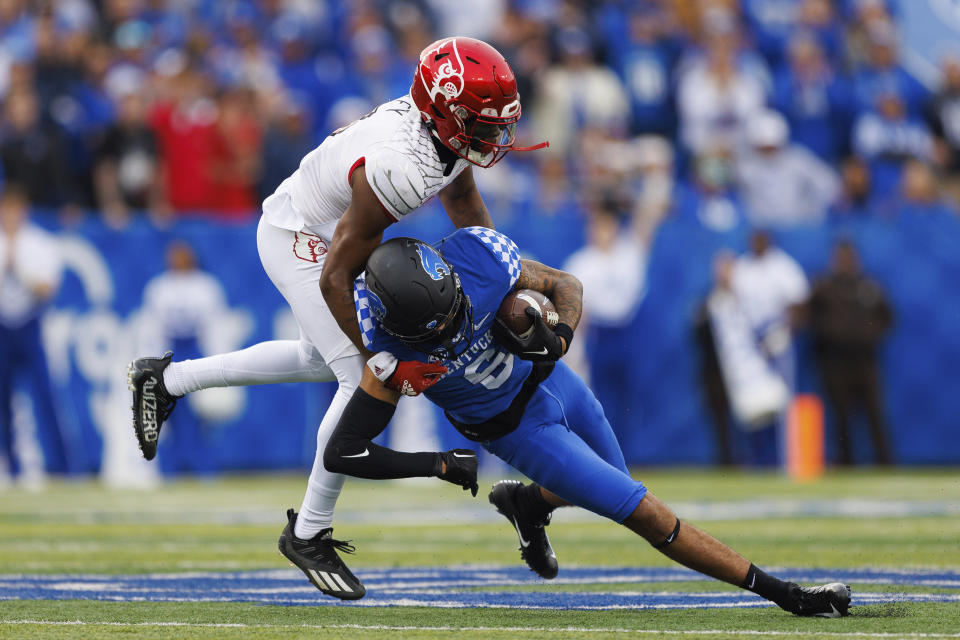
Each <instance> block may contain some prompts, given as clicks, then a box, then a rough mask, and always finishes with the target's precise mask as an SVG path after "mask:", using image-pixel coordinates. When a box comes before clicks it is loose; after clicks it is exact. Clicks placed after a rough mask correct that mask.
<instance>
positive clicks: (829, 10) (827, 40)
mask: <svg viewBox="0 0 960 640" xmlns="http://www.w3.org/2000/svg"><path fill="white" fill-rule="evenodd" d="M798 11H799V15H798V18H797V26H798V31H800V32H802V33H805V34H808V35H809V36H810V37H812V38H813V39H814V40H815V41H816V42H817V44H818V45H819V46H820V48H821V49H822V50H823V52H824V55H825V56H826V58H827V59H828V60H829V61H830V63H831V64H833V65H838V64H840V63H841V61H842V59H843V55H844V48H845V44H846V43H845V42H844V26H843V23H842V21H841V20H840V16H838V15H837V10H836V9H835V8H834V4H833V2H832V1H831V0H801V2H800V7H799V10H798Z"/></svg>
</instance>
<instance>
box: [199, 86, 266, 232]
mask: <svg viewBox="0 0 960 640" xmlns="http://www.w3.org/2000/svg"><path fill="white" fill-rule="evenodd" d="M217 116H218V117H217V121H216V124H215V125H214V128H213V135H212V141H211V142H212V145H211V154H210V170H211V174H212V185H211V186H212V188H213V193H212V198H211V201H210V203H209V207H210V209H211V210H212V211H213V212H214V213H216V214H217V215H218V217H220V218H223V219H235V220H242V219H246V218H249V217H250V216H251V215H252V214H253V212H254V211H255V210H257V209H258V208H259V201H258V199H257V189H256V187H257V182H258V181H259V178H260V169H261V167H260V157H261V156H260V153H261V146H262V141H263V140H262V134H261V131H260V123H259V120H258V119H257V113H256V102H255V96H254V93H253V91H252V90H251V89H249V88H247V87H233V88H230V89H227V90H225V91H223V92H222V93H221V94H220V96H219V99H218V101H217Z"/></svg>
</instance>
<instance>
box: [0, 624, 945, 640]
mask: <svg viewBox="0 0 960 640" xmlns="http://www.w3.org/2000/svg"><path fill="white" fill-rule="evenodd" d="M0 625H42V626H65V627H70V626H76V627H86V626H90V627H94V626H103V627H121V628H137V627H186V628H214V629H318V630H319V629H357V630H361V631H483V632H497V631H503V632H530V631H538V632H553V633H583V632H594V633H625V634H626V633H640V634H651V635H653V634H658V635H677V636H703V635H725V636H733V637H743V636H774V637H780V636H796V635H797V631H755V630H751V629H622V628H616V627H612V628H611V627H454V626H413V625H409V626H407V625H379V624H371V625H366V624H325V625H321V624H245V623H228V622H179V621H157V622H91V621H87V620H0ZM803 635H804V636H805V637H818V638H820V637H839V638H960V633H883V632H881V633H869V632H865V631H849V632H843V631H804V632H803Z"/></svg>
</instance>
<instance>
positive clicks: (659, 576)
mask: <svg viewBox="0 0 960 640" xmlns="http://www.w3.org/2000/svg"><path fill="white" fill-rule="evenodd" d="M775 573H776V575H777V576H779V577H782V578H784V579H788V580H792V581H794V582H799V583H804V584H810V583H825V582H834V581H839V580H842V581H844V582H846V583H847V584H852V585H853V587H854V594H853V604H854V605H865V604H878V603H885V602H904V601H911V602H960V591H958V592H957V593H934V592H933V591H932V590H934V589H960V572H944V571H889V570H884V571H879V570H870V569H829V570H825V569H779V570H775ZM357 575H358V576H359V577H360V579H361V580H363V582H364V584H365V585H366V587H367V596H366V597H365V598H364V599H363V600H359V601H354V602H349V603H348V602H341V601H339V600H335V599H333V598H330V597H327V596H323V595H322V594H320V592H318V591H317V590H316V589H315V588H314V587H313V586H312V585H310V584H309V583H308V582H307V580H306V578H305V577H304V576H303V574H301V573H300V572H299V571H297V570H295V569H284V570H278V571H245V572H224V573H220V572H211V573H199V572H198V573H170V574H144V575H132V576H131V575H89V574H79V575H78V574H70V575H0V600H75V599H79V600H103V601H115V602H133V601H150V602H253V603H260V604H269V605H291V606H292V605H300V606H302V605H339V606H367V607H380V606H429V607H452V608H466V607H512V608H530V609H579V610H604V609H679V608H731V607H762V606H770V603H769V602H767V601H766V600H763V599H762V598H760V597H759V596H756V595H754V594H752V593H748V592H746V591H739V590H734V591H701V592H687V591H679V590H678V591H671V590H658V591H644V590H642V588H641V587H642V585H643V583H650V582H681V581H696V580H703V576H701V575H700V574H697V573H694V572H692V571H688V570H685V569H667V568H635V569H623V568H590V567H574V568H563V569H562V570H561V574H560V576H559V577H558V578H557V579H556V580H552V581H550V582H546V581H542V580H538V579H536V578H534V577H532V575H531V573H530V572H529V571H527V570H526V569H525V568H521V567H511V568H500V567H473V566H467V567H452V568H432V569H421V568H417V569H385V570H377V569H369V570H366V571H363V570H361V571H358V572H357ZM604 584H611V585H613V584H616V585H618V587H617V588H611V589H604V588H603V587H602V585H604ZM624 584H636V585H637V587H638V588H636V589H631V588H629V587H626V588H624V587H623V585H624ZM533 585H549V586H550V587H555V588H552V589H549V588H548V589H546V590H536V591H532V590H529V589H528V587H530V586H533ZM565 585H592V588H591V590H589V591H568V590H565ZM857 585H862V586H866V585H893V586H896V585H905V586H906V585H909V586H911V587H921V588H922V587H927V588H929V589H931V592H914V593H897V592H889V593H876V592H873V593H867V592H864V591H858V590H857Z"/></svg>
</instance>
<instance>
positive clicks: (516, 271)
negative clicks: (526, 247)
mask: <svg viewBox="0 0 960 640" xmlns="http://www.w3.org/2000/svg"><path fill="white" fill-rule="evenodd" d="M464 231H467V232H468V233H470V234H472V235H474V236H476V237H478V238H480V240H481V242H483V244H484V245H485V246H486V247H487V248H488V249H489V250H490V252H491V253H492V254H493V255H494V256H496V257H497V258H499V259H500V260H501V261H503V264H504V265H506V267H507V272H508V273H509V274H510V286H511V287H512V286H513V285H515V284H516V283H517V278H519V277H520V250H519V249H517V245H516V244H515V243H514V241H513V240H511V239H510V238H508V237H507V236H505V235H503V234H502V233H500V232H499V231H494V230H493V229H488V228H487V227H466V228H465V229H464Z"/></svg>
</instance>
